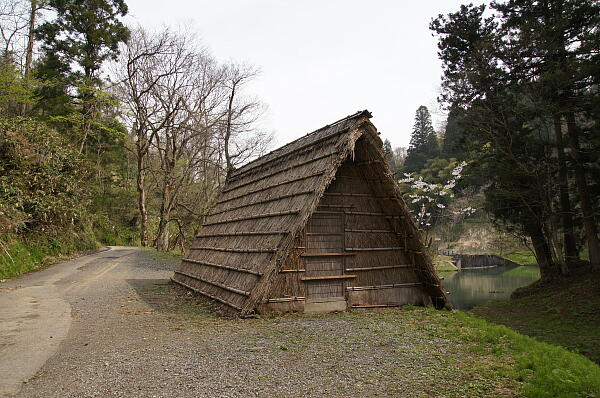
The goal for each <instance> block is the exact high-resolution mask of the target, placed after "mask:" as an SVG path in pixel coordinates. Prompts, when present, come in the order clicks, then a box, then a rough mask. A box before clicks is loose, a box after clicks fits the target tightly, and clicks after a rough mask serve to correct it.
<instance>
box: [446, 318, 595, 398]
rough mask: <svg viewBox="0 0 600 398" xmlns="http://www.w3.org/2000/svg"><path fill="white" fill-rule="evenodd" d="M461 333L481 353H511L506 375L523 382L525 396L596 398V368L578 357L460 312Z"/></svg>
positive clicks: (580, 356)
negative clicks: (480, 350)
mask: <svg viewBox="0 0 600 398" xmlns="http://www.w3.org/2000/svg"><path fill="white" fill-rule="evenodd" d="M456 317H457V319H458V320H459V322H461V323H462V324H463V325H464V326H466V328H463V329H462V334H463V335H464V336H465V338H466V339H467V340H468V341H471V342H472V343H474V344H475V345H476V347H477V346H478V347H479V348H481V349H482V350H490V351H491V352H494V353H495V354H502V353H511V354H512V356H513V358H514V359H515V361H516V366H515V367H514V368H513V369H512V370H511V372H510V376H511V377H512V378H514V379H515V380H518V381H522V382H524V386H523V387H524V388H523V395H524V396H526V397H536V398H542V397H544V398H545V397H548V398H554V397H597V396H599V394H600V367H599V366H598V365H596V364H595V363H593V362H592V361H590V360H589V359H587V358H585V357H584V356H582V355H579V354H576V353H574V352H570V351H568V350H566V349H565V348H562V347H557V346H554V345H550V344H547V343H543V342H540V341H537V340H535V339H533V338H531V337H528V336H524V335H522V334H519V333H517V332H515V331H514V330H512V329H509V328H507V327H505V326H500V325H493V324H490V323H489V322H487V321H485V320H483V319H479V318H476V317H473V316H471V315H469V314H467V313H464V312H458V313H457V314H456Z"/></svg>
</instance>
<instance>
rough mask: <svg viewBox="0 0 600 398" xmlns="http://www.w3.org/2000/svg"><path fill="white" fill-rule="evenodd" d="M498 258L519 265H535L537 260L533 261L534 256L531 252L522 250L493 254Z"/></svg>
mask: <svg viewBox="0 0 600 398" xmlns="http://www.w3.org/2000/svg"><path fill="white" fill-rule="evenodd" d="M494 254H496V255H498V256H500V257H504V258H505V259H507V260H510V261H512V262H515V263H517V264H521V265H536V264H537V260H536V259H535V255H534V254H533V252H532V251H529V250H523V251H518V252H512V253H494Z"/></svg>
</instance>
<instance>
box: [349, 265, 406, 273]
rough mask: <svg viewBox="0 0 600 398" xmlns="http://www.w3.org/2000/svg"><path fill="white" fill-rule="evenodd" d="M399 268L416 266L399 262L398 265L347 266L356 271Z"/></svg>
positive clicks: (350, 270) (351, 270)
mask: <svg viewBox="0 0 600 398" xmlns="http://www.w3.org/2000/svg"><path fill="white" fill-rule="evenodd" d="M397 268H414V265H412V264H398V265H381V266H378V267H361V268H346V271H347V272H356V271H375V270H382V269H397Z"/></svg>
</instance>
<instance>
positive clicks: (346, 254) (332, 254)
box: [300, 253, 355, 257]
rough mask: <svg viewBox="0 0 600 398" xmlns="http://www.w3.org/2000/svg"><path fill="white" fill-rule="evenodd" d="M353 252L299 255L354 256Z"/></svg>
mask: <svg viewBox="0 0 600 398" xmlns="http://www.w3.org/2000/svg"><path fill="white" fill-rule="evenodd" d="M354 255H355V253H303V254H301V255H300V257H330V256H354Z"/></svg>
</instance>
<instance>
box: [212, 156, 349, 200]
mask: <svg viewBox="0 0 600 398" xmlns="http://www.w3.org/2000/svg"><path fill="white" fill-rule="evenodd" d="M337 154H338V152H329V153H327V154H325V155H321V156H317V157H314V158H311V159H309V160H306V161H304V162H300V163H296V164H293V165H290V166H287V167H284V168H282V169H279V170H275V171H272V172H271V173H268V174H265V175H262V176H260V177H257V178H253V179H249V180H248V181H244V182H243V183H241V184H239V185H236V186H233V187H228V188H225V189H223V190H222V191H221V192H222V193H226V192H230V191H234V190H236V189H238V188H241V187H245V186H248V185H251V184H255V183H257V182H259V181H262V180H264V179H267V178H270V177H273V176H275V175H277V174H281V173H285V172H286V171H290V170H293V169H296V168H298V167H302V166H305V165H307V164H310V163H314V162H318V161H319V160H322V159H326V158H328V157H330V156H333V155H337ZM236 181H239V179H237V180H234V181H231V184H233V183H234V182H236Z"/></svg>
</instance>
